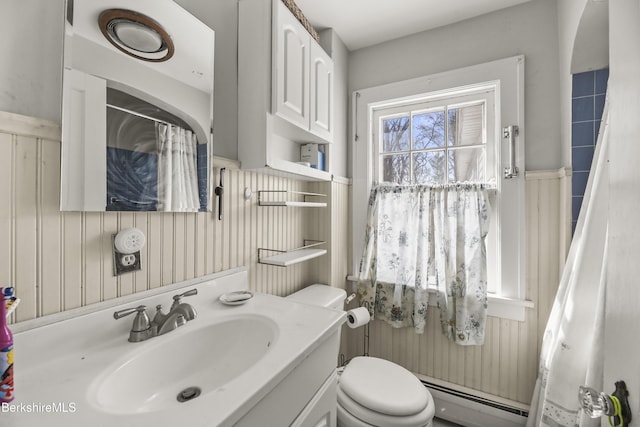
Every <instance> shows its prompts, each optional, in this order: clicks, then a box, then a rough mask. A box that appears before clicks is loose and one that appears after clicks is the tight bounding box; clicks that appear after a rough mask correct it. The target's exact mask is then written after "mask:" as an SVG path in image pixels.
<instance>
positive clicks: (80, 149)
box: [60, 0, 215, 212]
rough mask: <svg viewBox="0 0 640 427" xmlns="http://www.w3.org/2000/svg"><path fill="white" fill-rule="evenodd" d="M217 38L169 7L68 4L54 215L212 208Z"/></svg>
mask: <svg viewBox="0 0 640 427" xmlns="http://www.w3.org/2000/svg"><path fill="white" fill-rule="evenodd" d="M214 40H215V35H214V31H213V30H212V29H211V28H209V27H208V26H207V25H205V24H204V23H202V22H201V21H199V20H198V19H197V18H196V17H194V16H193V15H191V14H190V13H189V12H187V11H186V10H185V9H183V8H182V7H180V6H179V5H177V4H176V3H175V2H174V1H172V0H136V1H135V2H131V1H129V0H66V19H65V34H64V70H63V85H62V86H63V96H62V154H61V184H60V185H61V188H60V210H62V211H163V212H198V211H210V210H211V191H210V187H211V186H210V182H211V179H209V174H210V171H211V170H212V164H211V158H212V156H211V153H212V148H213V140H212V123H213V64H214Z"/></svg>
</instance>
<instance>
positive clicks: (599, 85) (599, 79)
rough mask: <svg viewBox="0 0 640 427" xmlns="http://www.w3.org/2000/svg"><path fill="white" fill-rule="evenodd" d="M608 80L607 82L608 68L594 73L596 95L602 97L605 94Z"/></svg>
mask: <svg viewBox="0 0 640 427" xmlns="http://www.w3.org/2000/svg"><path fill="white" fill-rule="evenodd" d="M608 80H609V69H608V68H605V69H602V70H598V71H596V95H603V94H605V93H607V81H608Z"/></svg>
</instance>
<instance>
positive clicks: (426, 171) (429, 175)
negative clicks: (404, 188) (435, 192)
mask: <svg viewBox="0 0 640 427" xmlns="http://www.w3.org/2000/svg"><path fill="white" fill-rule="evenodd" d="M445 170H446V162H445V155H444V151H429V152H425V153H414V154H413V179H414V184H427V183H436V184H444V183H446V174H445Z"/></svg>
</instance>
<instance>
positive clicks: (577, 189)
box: [571, 172, 589, 197]
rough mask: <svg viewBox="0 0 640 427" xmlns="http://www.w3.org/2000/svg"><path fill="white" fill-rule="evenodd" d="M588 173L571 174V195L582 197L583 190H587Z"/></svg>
mask: <svg viewBox="0 0 640 427" xmlns="http://www.w3.org/2000/svg"><path fill="white" fill-rule="evenodd" d="M588 179H589V172H573V175H572V176H571V194H573V195H574V196H581V197H582V196H584V189H585V188H587V180H588Z"/></svg>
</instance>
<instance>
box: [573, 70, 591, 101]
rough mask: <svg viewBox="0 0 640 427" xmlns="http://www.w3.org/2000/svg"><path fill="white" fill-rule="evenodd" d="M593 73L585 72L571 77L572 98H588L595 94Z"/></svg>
mask: <svg viewBox="0 0 640 427" xmlns="http://www.w3.org/2000/svg"><path fill="white" fill-rule="evenodd" d="M595 76H596V75H595V72H593V71H587V72H586V73H579V74H574V75H573V87H572V93H571V96H572V97H577V96H588V95H593V94H594V93H595Z"/></svg>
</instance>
